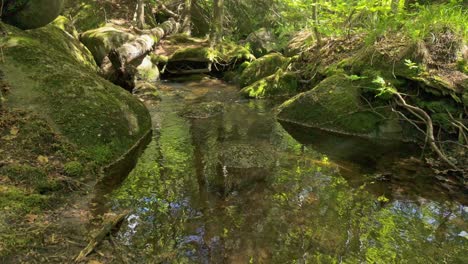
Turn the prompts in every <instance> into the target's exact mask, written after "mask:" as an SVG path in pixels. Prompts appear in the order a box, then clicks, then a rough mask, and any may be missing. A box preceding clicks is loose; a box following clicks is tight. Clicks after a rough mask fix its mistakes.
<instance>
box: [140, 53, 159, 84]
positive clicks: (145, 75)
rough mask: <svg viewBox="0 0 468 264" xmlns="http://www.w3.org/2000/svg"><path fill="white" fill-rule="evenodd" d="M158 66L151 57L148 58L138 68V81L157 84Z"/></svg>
mask: <svg viewBox="0 0 468 264" xmlns="http://www.w3.org/2000/svg"><path fill="white" fill-rule="evenodd" d="M159 77H160V74H159V69H158V66H157V65H155V64H154V63H153V62H152V60H151V57H150V56H146V57H145V58H144V59H143V61H142V62H141V64H140V65H138V67H136V74H135V78H136V81H137V82H139V81H142V82H149V83H155V82H157V81H158V80H159Z"/></svg>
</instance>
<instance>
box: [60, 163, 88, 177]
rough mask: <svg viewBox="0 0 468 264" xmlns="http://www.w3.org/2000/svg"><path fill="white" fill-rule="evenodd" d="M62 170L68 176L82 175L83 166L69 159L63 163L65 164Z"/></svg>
mask: <svg viewBox="0 0 468 264" xmlns="http://www.w3.org/2000/svg"><path fill="white" fill-rule="evenodd" d="M63 171H64V172H65V174H66V175H68V176H72V177H80V176H82V175H83V171H84V168H83V165H81V163H80V162H78V161H70V162H67V163H65V165H64V166H63Z"/></svg>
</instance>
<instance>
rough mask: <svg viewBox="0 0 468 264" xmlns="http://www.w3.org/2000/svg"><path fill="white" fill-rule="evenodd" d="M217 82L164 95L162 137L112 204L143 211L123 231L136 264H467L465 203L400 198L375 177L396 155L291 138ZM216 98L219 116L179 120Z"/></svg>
mask: <svg viewBox="0 0 468 264" xmlns="http://www.w3.org/2000/svg"><path fill="white" fill-rule="evenodd" d="M210 85H211V86H209V87H207V86H206V85H204V84H203V83H201V84H192V85H190V86H181V85H175V86H173V88H174V90H173V91H172V92H167V93H166V94H164V95H163V101H162V102H161V104H160V105H159V108H158V109H157V110H155V112H153V115H158V117H157V118H154V119H153V120H157V124H156V127H157V128H158V131H157V133H156V136H155V140H154V141H153V142H152V143H151V144H150V145H149V147H148V149H147V150H146V152H145V154H144V155H143V157H142V158H141V159H140V162H139V164H138V166H137V168H135V170H134V171H133V172H132V173H131V175H130V176H129V177H128V178H127V179H126V181H125V182H124V183H123V185H122V186H121V187H120V188H118V189H117V190H115V191H114V192H113V193H112V194H111V195H110V202H111V204H112V206H113V207H114V209H118V208H134V212H133V214H132V215H131V216H130V217H129V219H128V223H127V225H126V226H125V227H123V228H122V229H121V231H120V233H119V236H118V239H119V241H120V242H121V243H122V244H123V245H125V247H126V248H127V251H128V252H129V257H130V258H132V256H133V258H132V263H338V262H341V263H362V262H365V263H427V262H429V263H443V262H447V263H463V262H464V260H466V259H468V255H467V250H466V246H467V242H468V240H467V236H466V234H467V232H468V224H467V220H468V219H467V218H468V212H467V207H464V206H463V205H462V204H460V203H459V202H456V201H452V200H451V199H449V198H448V197H446V196H444V195H439V193H436V191H438V190H434V189H430V188H429V189H428V190H427V191H426V194H421V193H419V192H415V193H412V194H411V195H410V192H409V191H405V192H399V193H398V195H395V192H396V191H397V190H398V188H401V186H398V184H397V183H396V182H392V183H391V184H389V182H387V181H385V182H382V181H378V180H375V178H372V177H370V176H371V175H373V174H376V173H378V169H379V168H380V167H382V165H378V164H379V163H382V162H383V163H388V162H389V160H391V159H397V158H398V157H399V152H398V151H396V152H395V153H393V154H391V152H390V151H389V150H388V149H387V150H385V148H382V149H381V148H376V147H372V148H371V152H369V149H366V146H364V144H363V143H362V142H355V141H352V140H351V141H350V139H345V138H341V137H330V136H328V137H327V136H323V135H311V134H310V132H304V133H305V135H304V133H299V132H300V131H298V130H294V131H292V132H291V129H290V128H288V127H287V126H286V128H287V129H288V131H289V132H291V134H290V133H288V132H286V130H285V129H284V128H283V126H282V125H281V124H279V123H277V122H276V121H275V120H274V118H273V115H272V113H271V112H272V111H271V106H270V105H269V103H268V102H262V101H246V102H243V101H238V98H237V94H236V91H235V89H234V88H232V87H229V86H222V87H218V86H213V83H210ZM184 87H185V88H184ZM219 89H223V92H222V93H220V92H219ZM221 95H222V96H221ZM213 100H215V101H220V102H223V109H222V111H221V113H220V114H217V115H213V116H212V117H210V118H203V119H196V118H186V117H184V116H183V115H182V114H181V113H183V112H184V109H185V108H186V107H187V106H188V105H192V106H191V107H193V106H194V105H195V106H197V104H200V103H201V102H203V101H213ZM291 135H292V136H291ZM293 136H294V137H293ZM310 138H315V141H311V140H310ZM369 153H370V154H372V153H374V154H376V155H370V154H369ZM379 153H380V154H379ZM362 157H367V158H362ZM388 185H390V187H389V186H388Z"/></svg>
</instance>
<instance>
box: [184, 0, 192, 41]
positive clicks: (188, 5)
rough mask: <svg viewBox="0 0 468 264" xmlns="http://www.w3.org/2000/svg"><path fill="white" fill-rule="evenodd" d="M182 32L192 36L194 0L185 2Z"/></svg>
mask: <svg viewBox="0 0 468 264" xmlns="http://www.w3.org/2000/svg"><path fill="white" fill-rule="evenodd" d="M182 32H183V33H185V34H187V35H190V34H192V0H185V5H184V21H183V22H182Z"/></svg>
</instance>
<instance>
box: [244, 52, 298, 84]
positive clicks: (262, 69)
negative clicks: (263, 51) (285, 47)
mask: <svg viewBox="0 0 468 264" xmlns="http://www.w3.org/2000/svg"><path fill="white" fill-rule="evenodd" d="M289 62H290V59H289V58H286V57H284V56H283V55H281V54H279V53H272V54H268V55H265V56H263V57H261V58H259V59H257V60H255V61H253V62H251V63H249V64H248V65H246V66H245V69H244V70H243V71H242V73H241V75H240V77H239V84H240V86H241V87H245V86H248V85H251V84H253V83H254V82H256V81H258V80H260V79H262V78H265V77H267V76H270V75H272V74H274V73H276V71H278V69H285V68H286V67H287V66H288V64H289Z"/></svg>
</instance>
